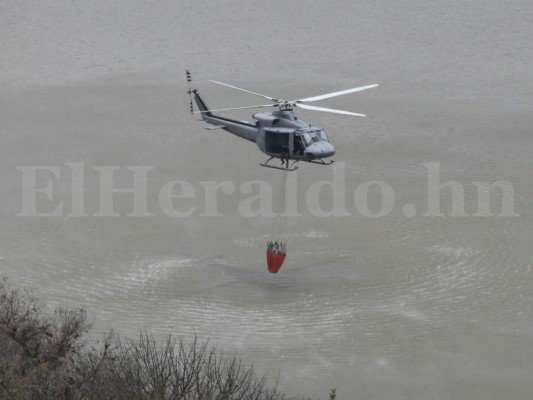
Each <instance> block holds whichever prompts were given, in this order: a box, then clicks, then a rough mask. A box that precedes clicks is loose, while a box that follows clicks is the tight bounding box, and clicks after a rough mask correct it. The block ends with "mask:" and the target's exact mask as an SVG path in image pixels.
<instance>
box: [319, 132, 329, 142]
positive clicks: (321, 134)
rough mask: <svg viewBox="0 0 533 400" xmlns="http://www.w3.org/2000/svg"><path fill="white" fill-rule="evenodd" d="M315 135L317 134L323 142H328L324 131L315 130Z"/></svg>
mask: <svg viewBox="0 0 533 400" xmlns="http://www.w3.org/2000/svg"><path fill="white" fill-rule="evenodd" d="M316 132H317V134H318V137H319V138H320V140H325V141H326V142H328V141H329V140H328V136H327V135H326V131H325V130H324V129H317V131H316Z"/></svg>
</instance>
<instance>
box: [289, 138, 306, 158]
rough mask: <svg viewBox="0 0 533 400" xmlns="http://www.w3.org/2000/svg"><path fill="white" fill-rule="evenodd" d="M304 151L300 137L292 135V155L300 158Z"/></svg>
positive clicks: (303, 142)
mask: <svg viewBox="0 0 533 400" xmlns="http://www.w3.org/2000/svg"><path fill="white" fill-rule="evenodd" d="M304 151H305V141H304V138H303V136H302V135H300V134H299V133H294V134H293V135H292V154H293V155H296V156H302V155H303V154H304Z"/></svg>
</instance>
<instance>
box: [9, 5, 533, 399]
mask: <svg viewBox="0 0 533 400" xmlns="http://www.w3.org/2000/svg"><path fill="white" fill-rule="evenodd" d="M179 3H182V4H177V3H174V2H164V1H162V2H156V3H153V4H144V3H142V2H131V1H130V2H126V1H120V2H113V4H108V3H107V2H103V1H93V2H91V3H90V5H89V4H86V3H77V2H75V3H72V2H67V1H57V2H54V3H53V4H47V5H46V7H45V6H44V5H43V4H41V3H39V2H34V1H4V2H2V3H0V37H1V40H0V54H1V57H0V121H1V125H0V130H1V139H0V140H1V143H0V144H1V147H0V155H1V157H0V195H1V201H2V207H1V209H0V212H1V225H0V272H1V273H2V274H5V275H7V276H8V277H9V278H10V280H11V282H12V284H13V285H15V286H20V287H32V288H34V289H35V291H36V292H37V294H38V295H39V296H40V297H41V298H42V299H43V300H45V301H46V302H48V303H49V304H51V305H65V306H72V305H84V306H86V307H87V308H88V309H89V310H90V312H91V313H93V315H94V319H95V328H94V333H95V335H97V334H99V332H102V331H106V330H108V329H110V328H114V329H116V330H117V331H119V332H121V333H124V334H131V335H134V334H136V333H137V332H138V331H139V330H141V329H147V330H148V331H150V332H154V333H155V334H156V335H162V334H166V333H173V334H180V335H187V336H188V335H190V334H192V333H193V332H197V333H198V334H199V335H200V336H201V337H210V338H212V340H214V341H215V342H217V343H219V346H220V347H221V348H222V349H225V350H226V351H228V352H231V351H233V350H234V349H237V350H238V354H239V355H241V356H242V357H243V358H244V359H245V360H246V361H248V362H253V363H254V364H255V365H256V366H257V367H258V369H259V370H261V371H268V372H269V373H271V374H273V375H276V374H278V373H279V374H280V385H281V388H282V389H283V390H285V391H287V392H289V393H297V392H299V393H301V394H304V395H309V396H313V397H317V396H319V395H320V396H321V397H322V398H324V397H325V393H326V392H327V390H328V389H329V388H332V387H336V388H337V392H338V393H339V395H340V397H341V398H359V399H428V398H431V399H483V400H486V399H503V398H505V399H527V398H530V393H531V392H533V384H532V383H531V372H532V369H533V348H532V346H531V343H532V336H533V303H532V296H533V282H532V271H531V269H532V266H533V250H532V248H531V243H532V239H533V214H532V204H531V202H532V196H533V177H532V175H531V167H532V161H531V154H532V151H533V139H532V138H531V134H532V128H531V127H532V126H533V115H532V114H531V109H532V106H533V68H532V67H531V66H532V61H533V56H532V54H533V53H532V52H531V40H530V39H531V36H532V34H533V28H532V27H531V22H530V21H531V20H533V6H532V5H531V3H530V2H526V1H513V2H502V1H492V0H491V1H488V2H487V1H486V2H470V3H464V2H459V1H451V2H449V1H447V2H444V1H443V2H433V3H427V2H423V1H408V2H393V1H380V2H347V1H334V2H327V3H326V2H323V3H320V4H310V3H309V2H304V1H292V2H285V3H271V2H270V3H268V2H255V1H240V0H239V1H237V0H236V1H231V2H224V3H223V4H222V3H221V4H211V3H209V4H207V3H206V4H201V3H198V2H185V1H183V2H179ZM185 68H190V69H192V70H193V72H195V76H194V79H195V83H196V86H197V87H198V88H199V89H200V91H201V93H202V94H203V95H204V96H205V98H206V101H207V102H208V104H209V105H211V106H212V107H231V106H242V105H249V104H255V102H256V101H257V99H256V98H254V97H253V96H248V95H246V94H244V93H238V92H233V91H231V90H230V89H226V88H223V87H216V86H215V85H213V84H210V83H208V82H206V80H207V79H217V80H221V81H226V82H229V83H233V84H235V85H238V86H241V87H245V88H248V89H250V90H254V91H257V92H261V93H265V94H267V95H273V96H279V97H283V98H295V97H304V96H311V95H316V94H321V93H325V92H330V91H335V90H340V89H345V88H349V87H353V86H357V85H362V84H368V83H374V82H378V83H380V84H381V86H380V87H379V88H377V89H373V90H372V91H368V92H365V93H359V94H354V95H349V96H344V97H339V98H336V99H331V100H328V101H324V102H323V103H321V104H320V105H323V106H326V107H334V108H341V109H346V110H353V111H356V112H363V113H366V114H368V115H369V117H368V118H366V119H356V118H350V117H339V116H334V115H329V114H323V113H311V112H305V111H301V112H300V113H299V116H300V117H301V118H302V119H304V120H305V121H307V122H310V123H313V124H317V125H320V126H324V127H326V129H327V131H328V133H329V136H330V139H331V140H332V142H333V143H334V144H335V146H336V147H337V149H338V152H337V154H336V156H335V159H336V161H337V162H343V163H344V164H337V165H343V168H344V169H345V171H346V208H347V212H348V214H349V216H345V217H330V218H319V217H316V216H314V215H312V214H311V213H310V212H308V210H307V209H306V196H305V194H306V192H307V190H308V189H309V187H310V186H311V185H312V184H313V183H314V182H317V181H318V180H331V179H332V174H333V170H332V168H330V167H320V166H314V165H304V166H302V167H301V168H300V170H299V171H298V173H297V175H296V176H297V178H296V182H297V193H298V199H297V204H298V207H299V210H300V211H301V213H302V216H301V217H291V218H288V219H287V222H286V239H287V242H288V246H289V255H288V258H287V261H286V263H285V265H284V266H283V268H282V270H281V272H280V273H279V274H278V275H271V274H269V273H268V272H267V269H266V265H265V260H264V258H265V255H264V251H265V245H266V240H268V237H269V234H270V233H271V231H272V226H273V222H272V220H271V219H269V218H261V217H258V218H245V217H242V216H241V215H239V210H238V206H239V203H240V202H242V200H243V199H246V198H247V197H249V196H246V195H244V194H239V193H236V194H234V195H228V196H224V195H219V197H218V211H219V212H220V213H221V214H223V216H222V217H202V215H201V214H202V212H203V211H204V207H205V196H204V195H203V193H202V186H201V185H200V182H206V181H216V182H222V181H223V180H231V181H232V182H234V183H235V185H236V186H237V188H239V186H240V185H241V184H243V183H245V182H247V181H251V180H264V181H266V182H268V183H270V184H271V185H272V186H273V187H274V188H275V189H277V188H279V184H280V174H279V173H278V172H277V171H273V170H266V169H264V168H261V167H259V166H258V165H257V164H258V163H259V162H260V161H264V156H263V155H262V154H261V153H260V152H259V151H258V150H257V149H256V148H255V147H254V145H253V144H251V143H248V142H244V141H240V140H238V139H237V138H235V137H232V136H231V135H229V134H227V133H225V132H221V131H212V132H209V131H204V130H203V124H202V123H200V122H197V121H196V117H192V116H190V114H189V113H188V107H189V105H188V98H187V95H186V94H185V91H186V84H185V80H184V76H183V75H184V74H183V70H184V69H185ZM250 114H251V112H242V113H233V114H228V115H230V116H235V117H236V118H242V119H246V118H249V115H250ZM428 162H429V163H439V165H440V175H441V176H440V179H441V181H442V182H444V181H448V180H455V181H458V182H459V183H461V185H463V187H464V191H465V194H464V198H465V212H466V213H467V214H468V216H466V217H449V216H446V217H434V216H433V217H431V216H424V214H425V213H427V211H428V194H427V191H428V176H427V168H426V167H425V166H424V165H423V163H428ZM67 163H81V164H77V165H81V166H82V167H83V168H84V174H83V177H84V188H85V193H84V211H85V212H86V213H87V214H89V216H88V217H72V216H69V214H70V212H71V203H72V192H71V190H72V182H71V168H70V167H69V166H68V165H67ZM20 166H56V167H57V168H58V171H59V172H58V173H59V177H55V178H54V176H53V174H52V173H46V172H43V173H42V175H40V177H39V179H38V181H37V186H38V187H40V188H44V187H46V185H47V184H50V185H51V187H52V189H51V193H52V201H49V200H47V197H46V196H47V195H46V194H44V193H39V194H37V199H38V203H37V204H38V205H40V206H41V207H42V210H41V211H42V212H50V211H53V210H54V209H55V208H56V207H57V205H58V204H59V203H60V202H61V201H63V206H64V212H63V213H62V216H60V217H41V218H37V217H23V216H16V215H17V214H19V213H21V212H22V210H23V206H22V171H21V170H17V169H16V168H17V167H20ZM95 166H118V167H121V170H120V171H118V172H117V179H116V182H115V184H116V186H117V187H131V185H132V174H131V172H129V171H127V170H126V169H125V168H126V167H127V166H151V167H153V170H152V171H150V172H149V175H148V189H149V190H148V209H149V211H150V212H151V213H152V214H153V216H149V217H127V216H126V214H128V213H130V212H131V211H132V203H133V202H132V195H131V194H117V195H115V208H116V211H117V213H119V214H120V216H119V217H116V218H112V217H97V216H94V214H96V213H97V212H98V210H99V196H100V193H99V180H98V173H97V171H96V170H95V169H94V167H95ZM173 180H185V181H188V182H191V184H192V185H193V186H194V187H195V190H197V192H198V197H197V201H196V202H195V201H191V200H183V203H179V204H180V206H179V207H180V209H181V210H187V209H188V208H190V207H196V210H195V212H193V213H192V215H191V216H189V217H186V218H171V217H169V216H167V215H166V214H165V213H164V212H163V210H162V209H161V207H160V204H159V197H158V196H159V193H160V191H161V190H162V188H163V187H164V185H165V184H167V183H168V182H171V181H173ZM369 180H378V181H382V182H385V183H387V184H388V185H390V187H391V188H392V189H393V190H394V194H395V203H394V208H393V210H392V211H391V212H390V213H388V214H387V215H386V216H383V217H380V218H368V217H365V216H364V215H362V213H361V212H359V211H358V210H357V209H356V207H355V205H354V200H353V196H354V193H355V191H356V188H357V187H359V186H360V185H361V184H363V183H364V182H366V181H369ZM480 181H489V182H496V181H506V182H508V183H509V184H511V185H512V187H513V188H514V196H513V199H514V209H515V211H516V213H517V214H518V216H516V217H505V216H503V217H502V216H501V217H497V216H496V215H498V214H500V213H501V211H502V207H503V205H502V203H501V199H500V196H499V194H498V190H497V189H496V190H495V191H494V192H493V197H492V198H491V199H492V202H491V203H492V204H491V206H492V208H491V210H492V213H493V214H494V216H493V217H475V216H473V214H475V213H476V212H477V211H479V205H478V192H477V189H476V186H475V185H474V182H480ZM329 194H330V192H328V189H327V188H325V189H324V193H323V198H322V200H323V202H322V203H321V204H322V205H323V208H324V209H325V210H327V209H330V208H331V196H330V195H329ZM379 204H380V199H379V196H377V194H376V193H375V192H373V191H372V190H371V191H370V204H369V208H370V210H371V211H372V212H373V213H375V212H377V211H378V210H379ZM406 204H410V205H413V206H414V207H415V211H416V212H415V215H414V216H411V217H407V216H406V215H405V213H404V208H403V207H404V206H405V205H406ZM451 206H452V205H451V196H450V193H449V192H447V189H443V191H442V196H441V209H442V212H443V213H445V214H449V213H450V212H451V210H452V209H451ZM507 206H509V204H507Z"/></svg>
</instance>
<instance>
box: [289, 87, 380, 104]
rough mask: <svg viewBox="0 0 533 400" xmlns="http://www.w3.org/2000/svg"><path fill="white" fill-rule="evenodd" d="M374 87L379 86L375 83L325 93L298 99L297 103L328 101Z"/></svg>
mask: <svg viewBox="0 0 533 400" xmlns="http://www.w3.org/2000/svg"><path fill="white" fill-rule="evenodd" d="M376 86H379V85H378V84H377V83H375V84H373V85H366V86H359V87H356V88H353V89H346V90H340V91H338V92H333V93H326V94H321V95H318V96H313V97H307V98H305V99H299V100H297V101H298V102H300V101H305V102H307V101H318V100H324V99H329V98H330V97H336V96H342V95H343V94H348V93H355V92H360V91H362V90H367V89H372V88H375V87H376Z"/></svg>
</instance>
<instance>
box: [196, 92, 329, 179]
mask: <svg viewBox="0 0 533 400" xmlns="http://www.w3.org/2000/svg"><path fill="white" fill-rule="evenodd" d="M193 93H194V99H195V101H196V104H197V105H198V108H199V110H200V115H201V116H202V119H203V120H204V121H205V122H207V123H208V124H210V125H212V127H209V128H207V129H222V130H225V131H228V132H230V133H232V134H234V135H236V136H239V137H241V138H243V139H246V140H249V141H251V142H255V143H256V144H257V147H258V148H259V149H260V150H261V151H262V152H263V153H265V154H267V155H268V156H270V157H271V158H280V159H281V160H282V161H287V168H288V160H295V161H308V162H318V163H320V164H328V163H326V162H323V161H320V160H322V159H324V158H328V157H331V156H333V155H334V154H335V147H333V145H332V144H331V143H329V141H328V137H327V135H326V132H325V130H324V129H322V128H319V127H317V126H311V125H309V124H307V123H305V122H304V121H302V120H301V119H299V118H298V117H297V116H296V113H295V112H294V111H293V110H292V109H287V110H276V111H273V112H271V113H265V112H261V113H255V114H254V115H253V119H254V123H249V122H243V121H238V120H235V119H231V118H226V117H221V116H219V115H215V114H213V113H212V112H211V111H209V109H208V107H207V105H206V104H205V102H204V101H203V99H202V98H201V97H200V95H199V94H198V92H197V91H196V90H193ZM330 163H331V162H330ZM262 165H264V164H262ZM265 166H270V165H265ZM284 169H285V168H284Z"/></svg>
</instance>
